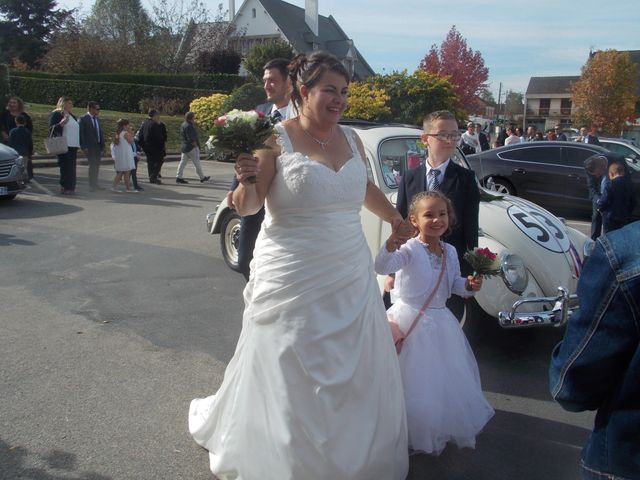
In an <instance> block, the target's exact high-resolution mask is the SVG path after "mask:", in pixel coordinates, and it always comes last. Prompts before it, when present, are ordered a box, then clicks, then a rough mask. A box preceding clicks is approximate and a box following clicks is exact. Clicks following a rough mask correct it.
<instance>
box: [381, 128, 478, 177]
mask: <svg viewBox="0 0 640 480" xmlns="http://www.w3.org/2000/svg"><path fill="white" fill-rule="evenodd" d="M426 158H427V150H426V148H425V145H424V144H423V143H422V141H421V140H420V137H401V138H398V137H396V138H387V139H386V140H383V141H382V142H380V145H379V147H378V160H379V162H380V171H381V172H382V178H383V179H384V183H385V184H386V185H387V187H389V188H398V184H399V182H400V177H402V175H403V173H404V172H405V171H406V170H409V169H412V168H416V167H418V166H420V165H424V162H425V161H426ZM451 160H452V161H454V162H456V163H457V164H458V165H461V166H462V167H464V168H469V165H468V164H467V161H466V160H465V158H464V155H463V154H462V153H461V152H460V151H459V150H456V152H455V153H454V154H453V155H452V156H451Z"/></svg>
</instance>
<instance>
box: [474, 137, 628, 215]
mask: <svg viewBox="0 0 640 480" xmlns="http://www.w3.org/2000/svg"><path fill="white" fill-rule="evenodd" d="M601 142H603V145H604V144H605V143H604V142H605V141H604V140H601ZM607 142H608V140H607ZM607 145H609V146H610V148H611V149H612V150H613V148H617V147H613V146H612V145H614V143H613V142H611V143H607ZM615 145H616V146H618V143H615ZM613 151H615V150H613ZM606 152H607V149H605V148H604V147H598V146H596V145H589V144H585V143H576V142H548V141H547V142H526V143H517V144H515V145H508V146H505V147H500V148H495V149H493V150H487V151H484V152H481V153H476V154H474V155H469V156H468V157H467V160H468V162H469V165H470V167H471V168H472V169H473V170H474V171H475V172H476V175H477V177H478V179H479V180H480V183H481V184H482V185H483V186H485V187H486V188H488V189H490V190H492V191H495V192H498V193H504V194H508V195H517V196H519V197H522V198H526V199H527V200H530V201H532V202H534V203H536V204H538V205H540V206H542V207H543V208H546V209H548V210H550V211H552V212H554V213H563V214H567V213H569V214H576V215H582V216H585V217H588V216H589V215H590V214H591V202H590V200H589V192H588V188H587V173H586V171H585V169H584V161H585V160H586V159H587V158H589V157H590V156H592V155H594V154H597V153H606ZM621 159H622V155H621ZM625 161H626V162H627V165H628V166H629V171H630V172H631V177H632V181H633V184H634V188H635V191H636V197H637V201H636V209H635V211H634V216H635V217H639V218H640V163H638V161H637V159H636V158H635V157H631V156H625Z"/></svg>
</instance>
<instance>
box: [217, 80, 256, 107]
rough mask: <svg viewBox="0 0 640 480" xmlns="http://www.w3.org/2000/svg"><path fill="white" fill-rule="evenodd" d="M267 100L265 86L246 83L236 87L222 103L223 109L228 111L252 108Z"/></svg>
mask: <svg viewBox="0 0 640 480" xmlns="http://www.w3.org/2000/svg"><path fill="white" fill-rule="evenodd" d="M264 101H265V94H264V88H263V87H262V85H258V84H257V83H245V84H244V85H242V86H241V87H238V88H236V89H235V90H234V91H233V92H231V95H229V98H227V99H226V100H225V101H224V103H223V104H222V111H223V112H228V111H229V110H233V109H234V108H237V109H240V110H251V109H253V108H256V105H260V104H261V103H264Z"/></svg>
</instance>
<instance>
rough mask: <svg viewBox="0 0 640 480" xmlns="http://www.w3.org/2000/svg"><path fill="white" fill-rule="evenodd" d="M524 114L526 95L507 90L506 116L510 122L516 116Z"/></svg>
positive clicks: (505, 99)
mask: <svg viewBox="0 0 640 480" xmlns="http://www.w3.org/2000/svg"><path fill="white" fill-rule="evenodd" d="M523 113H524V95H523V94H522V93H520V92H514V91H513V90H507V94H506V95H505V97H504V114H505V116H506V117H507V118H508V119H509V120H514V119H515V117H516V115H522V114H523Z"/></svg>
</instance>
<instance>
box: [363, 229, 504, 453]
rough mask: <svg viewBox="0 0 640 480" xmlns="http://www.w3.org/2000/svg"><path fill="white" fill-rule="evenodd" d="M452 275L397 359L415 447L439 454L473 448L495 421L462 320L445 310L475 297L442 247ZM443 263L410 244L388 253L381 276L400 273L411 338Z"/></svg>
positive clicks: (399, 316)
mask: <svg viewBox="0 0 640 480" xmlns="http://www.w3.org/2000/svg"><path fill="white" fill-rule="evenodd" d="M443 246H444V248H445V255H446V256H447V262H446V272H445V273H444V276H443V277H442V281H441V283H440V286H439V288H438V291H437V293H436V294H435V296H434V297H433V299H432V301H431V303H430V305H429V307H428V309H427V310H426V311H425V313H424V314H423V315H422V317H421V319H420V320H419V321H418V324H417V325H416V327H415V328H414V330H413V331H412V332H411V334H410V335H409V336H408V337H407V338H406V340H405V341H404V346H403V348H402V352H401V353H400V355H399V360H400V370H401V372H402V382H403V385H404V396H405V402H406V408H407V424H408V428H409V447H410V448H411V449H413V450H417V451H423V452H427V453H433V454H440V452H442V450H443V449H444V447H445V445H446V443H447V442H452V443H455V444H456V445H458V446H459V447H471V448H473V447H475V443H476V440H475V437H476V435H477V434H478V433H479V432H480V431H481V430H482V428H483V427H484V425H485V424H486V423H487V422H488V421H489V419H490V418H491V417H492V416H493V414H494V410H493V408H491V405H489V403H488V402H487V400H486V399H485V397H484V394H483V393H482V388H481V386H480V375H479V373H478V364H477V363H476V359H475V357H474V356H473V352H472V351H471V347H470V346H469V342H467V338H466V337H465V336H464V333H463V332H462V329H461V328H460V325H459V323H458V320H457V319H456V317H454V316H453V314H452V313H451V312H450V311H449V309H448V308H447V307H446V306H445V303H446V301H447V299H448V298H449V297H450V296H451V294H452V293H453V294H458V295H460V296H463V297H468V296H470V295H472V292H468V291H467V290H466V289H465V287H464V284H465V278H463V277H461V276H460V264H459V262H458V256H457V254H456V250H455V248H454V247H453V246H451V245H449V244H447V243H444V244H443ZM441 266H442V259H441V258H440V257H437V256H436V255H434V254H432V253H430V252H429V251H428V250H427V248H426V244H424V243H422V242H421V241H420V240H419V239H418V238H412V239H411V240H409V241H408V242H407V243H406V244H405V245H403V246H402V247H401V248H400V250H397V251H395V252H387V250H386V248H385V247H384V245H383V247H382V249H381V250H380V253H379V254H378V256H377V258H376V263H375V268H376V272H378V273H380V274H388V273H392V272H397V274H396V281H395V287H394V289H393V290H392V294H393V296H392V300H393V301H394V304H393V306H392V307H391V308H390V309H389V310H388V311H387V314H388V315H390V316H393V318H394V320H395V321H396V322H397V323H398V325H399V326H400V328H401V330H402V331H403V332H407V331H408V330H409V328H410V327H411V324H412V323H413V321H414V319H415V318H416V316H417V315H418V314H419V313H420V309H421V308H422V307H423V305H424V302H425V300H426V299H427V298H428V296H429V295H430V294H431V292H432V291H433V289H434V288H435V286H436V283H437V280H438V275H439V273H440V268H441Z"/></svg>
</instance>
